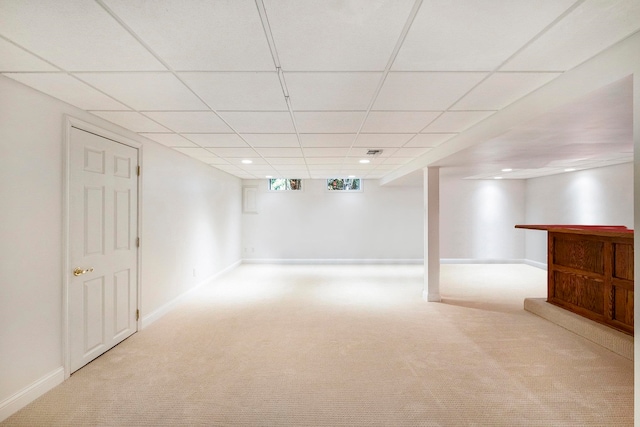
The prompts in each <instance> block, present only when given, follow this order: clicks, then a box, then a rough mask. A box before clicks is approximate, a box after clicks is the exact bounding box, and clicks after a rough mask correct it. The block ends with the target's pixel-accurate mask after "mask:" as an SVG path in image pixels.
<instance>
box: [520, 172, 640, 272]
mask: <svg viewBox="0 0 640 427" xmlns="http://www.w3.org/2000/svg"><path fill="white" fill-rule="evenodd" d="M526 223H527V224H584V225H589V224H594V225H624V226H627V227H629V228H633V163H625V164H621V165H616V166H609V167H602V168H597V169H589V170H585V171H577V172H570V173H564V174H559V175H552V176H547V177H542V178H535V179H529V180H527V184H526ZM522 233H524V234H525V236H526V238H525V239H526V257H527V259H530V260H533V261H536V262H541V263H545V264H546V262H547V240H546V239H547V236H546V235H547V233H546V232H544V231H535V230H526V231H524V230H523V231H522Z"/></svg>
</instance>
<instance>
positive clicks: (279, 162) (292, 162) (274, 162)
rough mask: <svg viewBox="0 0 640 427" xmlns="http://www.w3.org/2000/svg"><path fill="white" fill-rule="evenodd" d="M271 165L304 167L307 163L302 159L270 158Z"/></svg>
mask: <svg viewBox="0 0 640 427" xmlns="http://www.w3.org/2000/svg"><path fill="white" fill-rule="evenodd" d="M269 164H271V165H277V166H278V167H279V165H304V164H305V161H304V159H303V158H302V157H270V158H269Z"/></svg>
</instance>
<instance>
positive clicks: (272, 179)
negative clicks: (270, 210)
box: [267, 178, 304, 193]
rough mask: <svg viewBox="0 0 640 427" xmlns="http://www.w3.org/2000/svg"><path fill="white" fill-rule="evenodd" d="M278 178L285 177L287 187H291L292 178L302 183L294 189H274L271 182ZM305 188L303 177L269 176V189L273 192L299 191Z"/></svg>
mask: <svg viewBox="0 0 640 427" xmlns="http://www.w3.org/2000/svg"><path fill="white" fill-rule="evenodd" d="M278 179H284V180H286V181H287V187H290V181H291V180H296V181H298V182H299V184H300V188H297V189H292V188H285V189H282V190H277V189H273V188H271V182H272V181H275V180H278ZM303 190H304V184H303V180H302V178H267V191H269V192H271V193H288V192H297V191H303Z"/></svg>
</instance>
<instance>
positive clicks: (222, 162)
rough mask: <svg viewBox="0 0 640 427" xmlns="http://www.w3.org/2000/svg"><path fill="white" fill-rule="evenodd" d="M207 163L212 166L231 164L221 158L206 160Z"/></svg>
mask: <svg viewBox="0 0 640 427" xmlns="http://www.w3.org/2000/svg"><path fill="white" fill-rule="evenodd" d="M206 163H208V164H210V165H228V164H229V162H228V161H227V160H225V159H222V158H220V157H213V158H208V159H207V160H206Z"/></svg>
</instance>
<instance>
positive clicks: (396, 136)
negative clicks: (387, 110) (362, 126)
mask: <svg viewBox="0 0 640 427" xmlns="http://www.w3.org/2000/svg"><path fill="white" fill-rule="evenodd" d="M412 136H413V134H410V133H361V134H360V135H358V139H357V140H356V142H355V144H353V145H354V147H369V148H379V147H401V146H402V145H404V143H405V142H407V141H408V140H409V139H410V138H411V137H412Z"/></svg>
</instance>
